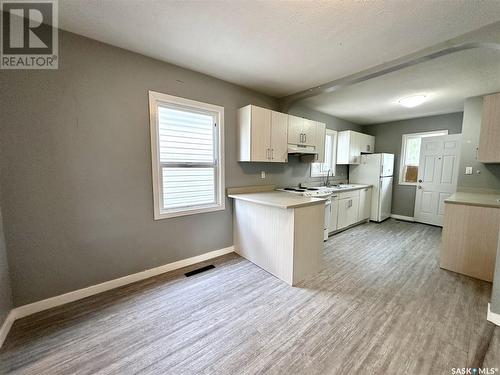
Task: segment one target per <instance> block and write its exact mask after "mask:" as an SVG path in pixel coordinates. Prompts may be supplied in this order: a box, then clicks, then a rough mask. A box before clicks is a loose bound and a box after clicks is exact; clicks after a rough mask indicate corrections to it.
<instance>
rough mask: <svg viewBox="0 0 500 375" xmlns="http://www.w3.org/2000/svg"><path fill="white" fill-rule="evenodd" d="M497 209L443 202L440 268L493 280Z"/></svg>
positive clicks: (499, 216) (498, 223)
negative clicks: (444, 203)
mask: <svg viewBox="0 0 500 375" xmlns="http://www.w3.org/2000/svg"><path fill="white" fill-rule="evenodd" d="M499 227H500V209H498V208H490V207H477V206H468V205H459V204H450V203H446V205H445V215H444V225H443V239H442V244H441V264H440V266H441V268H444V269H447V270H450V271H454V272H458V273H461V274H464V275H468V276H472V277H475V278H477V279H481V280H486V281H490V282H491V281H493V273H494V271H495V259H496V250H497V243H498V228H499Z"/></svg>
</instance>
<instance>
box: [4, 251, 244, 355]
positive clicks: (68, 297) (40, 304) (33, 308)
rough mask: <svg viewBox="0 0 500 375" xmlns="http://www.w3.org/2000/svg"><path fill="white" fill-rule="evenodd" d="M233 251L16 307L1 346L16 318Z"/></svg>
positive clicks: (168, 265)
mask: <svg viewBox="0 0 500 375" xmlns="http://www.w3.org/2000/svg"><path fill="white" fill-rule="evenodd" d="M233 251H234V246H229V247H226V248H224V249H219V250H214V251H210V252H208V253H205V254H201V255H198V256H195V257H192V258H187V259H183V260H179V261H177V262H173V263H168V264H164V265H163V266H159V267H155V268H151V269H149V270H146V271H142V272H137V273H133V274H131V275H127V276H123V277H120V278H118V279H114V280H110V281H106V282H103V283H101V284H97V285H92V286H89V287H87V288H83V289H78V290H75V291H73V292H69V293H65V294H61V295H59V296H55V297H51V298H47V299H44V300H41V301H37V302H33V303H30V304H28V305H23V306H19V307H16V308H14V309H13V310H11V312H10V313H9V315H8V316H7V319H6V320H5V322H4V324H3V325H2V327H1V329H0V348H1V347H2V344H3V341H4V340H5V337H7V334H8V332H9V329H10V327H11V326H12V323H14V321H15V320H16V319H20V318H24V317H25V316H28V315H31V314H35V313H37V312H40V311H43V310H47V309H51V308H53V307H57V306H60V305H64V304H66V303H69V302H74V301H78V300H79V299H83V298H86V297H90V296H93V295H95V294H99V293H102V292H106V291H108V290H111V289H115V288H118V287H121V286H124V285H127V284H132V283H134V282H136V281H140V280H144V279H148V278H150V277H153V276H157V275H161V274H162V273H165V272H169V271H174V270H177V269H179V268H183V267H187V266H191V265H193V264H196V263H200V262H203V261H206V260H209V259H212V258H216V257H219V256H221V255H226V254H229V253H232V252H233Z"/></svg>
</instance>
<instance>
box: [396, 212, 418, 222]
mask: <svg viewBox="0 0 500 375" xmlns="http://www.w3.org/2000/svg"><path fill="white" fill-rule="evenodd" d="M391 217H392V218H393V219H396V220H403V221H415V218H414V217H411V216H404V215H396V214H391Z"/></svg>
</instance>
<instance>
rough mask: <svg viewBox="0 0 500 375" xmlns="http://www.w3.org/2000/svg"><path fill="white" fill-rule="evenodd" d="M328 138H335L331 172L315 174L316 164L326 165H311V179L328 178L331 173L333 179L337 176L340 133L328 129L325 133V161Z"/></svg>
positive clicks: (331, 157)
mask: <svg viewBox="0 0 500 375" xmlns="http://www.w3.org/2000/svg"><path fill="white" fill-rule="evenodd" d="M328 137H333V142H332V154H331V155H330V165H331V167H330V170H329V171H321V172H315V171H314V168H313V166H314V164H320V165H322V164H325V163H311V177H312V178H314V177H326V176H327V173H328V172H330V173H331V176H332V177H335V175H336V167H337V139H338V132H337V131H336V130H332V129H326V132H325V147H324V149H325V160H326V157H327V155H326V140H327V138H328Z"/></svg>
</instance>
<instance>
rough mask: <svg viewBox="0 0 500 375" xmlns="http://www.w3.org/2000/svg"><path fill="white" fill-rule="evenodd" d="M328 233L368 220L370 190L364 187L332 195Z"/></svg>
mask: <svg viewBox="0 0 500 375" xmlns="http://www.w3.org/2000/svg"><path fill="white" fill-rule="evenodd" d="M331 201H332V203H331V205H330V223H329V225H328V233H332V232H336V231H338V230H341V229H344V228H347V227H348V226H350V225H353V224H356V223H359V222H361V221H363V220H367V219H369V218H370V214H371V206H372V188H371V186H370V187H366V188H362V189H356V190H352V191H346V192H340V193H336V194H333V195H332V197H331Z"/></svg>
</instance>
